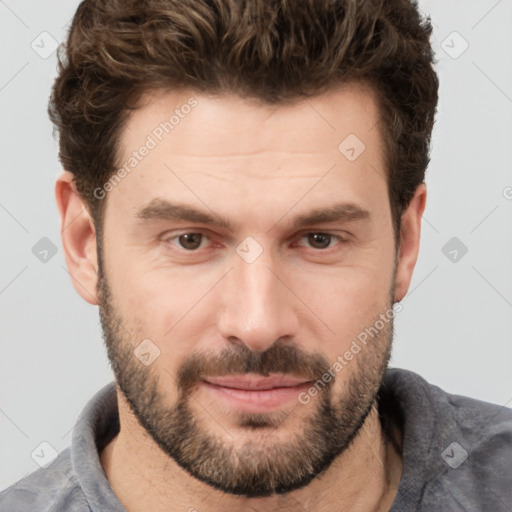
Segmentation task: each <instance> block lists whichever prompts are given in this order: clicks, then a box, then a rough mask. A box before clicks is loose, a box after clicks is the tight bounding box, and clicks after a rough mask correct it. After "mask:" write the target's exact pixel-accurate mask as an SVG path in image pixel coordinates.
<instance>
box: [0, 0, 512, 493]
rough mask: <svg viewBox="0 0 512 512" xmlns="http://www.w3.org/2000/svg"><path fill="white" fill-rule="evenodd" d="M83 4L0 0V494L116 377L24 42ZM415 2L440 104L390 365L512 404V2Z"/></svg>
mask: <svg viewBox="0 0 512 512" xmlns="http://www.w3.org/2000/svg"><path fill="white" fill-rule="evenodd" d="M77 5H78V2H77V1H69V0H66V1H64V0H59V1H57V0H54V1H41V0H33V1H14V0H0V38H1V39H0V48H1V49H2V58H1V65H0V109H1V126H0V144H1V147H0V158H1V174H0V180H1V181H0V223H1V230H2V231H1V233H2V235H1V252H0V257H1V271H0V300H1V310H0V314H1V324H0V325H1V358H0V370H1V389H0V432H1V435H0V453H1V459H0V460H1V471H0V489H3V488H4V487H7V486H8V485H9V484H11V483H12V482H14V481H16V480H18V479H19V478H21V477H23V476H24V475H26V474H28V473H29V472H31V471H33V470H35V469H37V468H38V466H37V464H36V462H34V460H33V459H32V458H31V453H32V452H33V451H34V450H35V449H36V448H37V447H38V446H39V445H40V443H41V442H44V441H45V442H48V443H49V444H50V445H51V446H53V447H54V448H55V449H56V450H57V451H61V450H63V449H64V448H66V447H67V446H68V445H69V443H70V441H71V429H72V427H73V425H74V422H75V420H76V417H77V415H78V414H79V412H80V410H81V409H82V407H83V406H84V405H85V403H86V401H87V400H88V399H89V398H90V397H91V395H93V393H94V392H95V391H96V390H98V389H99V388H100V387H101V386H103V385H104V384H105V383H107V382H108V381H110V380H112V377H111V373H110V370H109V366H108V362H107V358H106V353H105V350H104V348H103V342H102V340H101V331H100V324H99V316H98V311H97V308H96V307H93V306H90V305H89V304H87V303H86V302H84V301H83V300H82V299H81V298H80V297H79V296H78V294H77V293H76V292H75V290H74V289H73V287H72V284H71V279H70V276H69V274H68V273H67V271H66V267H65V262H64V257H63V253H62V249H61V243H60V228H59V224H58V217H57V209H56V206H55V201H54V181H55V178H56V176H57V175H58V174H59V172H60V165H59V162H58V159H57V143H56V141H55V140H54V139H53V138H52V127H51V124H50V122H49V120H48V119H47V115H46V107H47V100H48V95H49V91H50V87H51V84H52V81H53V79H54V76H55V73H56V56H55V53H53V54H52V55H51V56H49V57H48V58H42V57H41V56H40V55H39V54H38V53H36V51H35V50H34V49H32V47H31V44H32V41H35V43H34V46H35V45H36V44H37V45H38V46H35V48H37V50H38V52H39V53H43V52H45V51H49V50H50V49H51V44H50V40H49V39H48V36H47V35H42V36H41V35H40V34H41V33H42V32H47V33H49V34H50V35H51V36H52V37H53V38H55V39H56V40H57V41H58V42H60V41H62V40H63V38H64V36H65V33H66V30H67V25H68V23H69V21H70V19H71V17H72V16H73V13H74V11H75V9H76V6H77ZM420 5H421V7H422V9H423V11H425V12H428V13H430V14H431V16H432V20H433V22H434V24H435V37H434V45H435V49H436V52H437V55H438V59H439V62H438V70H439V75H440V80H441V91H440V106H439V115H438V119H437V126H436V128H435V133H434V144H433V153H432V163H431V165H430V168H429V171H428V177H427V185H428V190H429V200H428V206H427V210H426V213H425V217H424V222H423V241H422V247H421V253H420V258H419V262H418V265H417V268H416V271H415V277H414V280H413V283H412V286H411V290H410V292H409V295H408V296H407V297H406V298H405V299H404V301H403V303H402V304H403V306H404V309H403V311H402V312H401V313H400V314H399V315H398V317H397V319H396V331H397V336H396V340H395V344H394V353H393V360H392V365H393V366H398V367H403V368H407V369H410V370H413V371H416V372H418V373H420V374H421V375H423V376H424V377H425V378H426V379H427V380H429V381H431V382H433V383H435V384H437V385H439V386H441V387H442V388H444V389H446V390H447V391H450V392H453V393H457V394H464V395H469V396H473V397H476V398H479V399H482V400H487V401H491V402H495V403H497V404H501V405H506V404H508V406H510V405H511V404H512V344H511V338H512V336H511V334H512V314H511V313H512V279H511V273H512V271H511V268H512V223H511V221H512V149H511V148H512V64H511V63H512V35H511V31H510V27H511V26H512V1H510V0H508V1H507V0H501V1H495V0H493V1H485V0H479V1H475V0H473V1H469V0H464V1H462V0H458V1H457V0H432V1H426V0H424V1H422V2H421V3H420ZM454 31H456V32H457V33H458V34H453V32H454ZM462 38H463V39H462ZM443 41H445V42H444V43H443ZM464 41H467V44H469V47H468V48H467V50H466V51H465V52H464V53H462V54H461V55H460V56H458V57H457V58H453V57H454V56H457V55H458V54H459V53H460V52H461V50H462V49H463V48H464V45H465V43H464ZM443 48H444V49H443ZM445 50H446V51H445ZM449 54H451V56H450V55H449ZM507 187H508V188H507ZM43 237H48V238H49V239H50V240H51V241H52V242H53V243H54V244H55V245H56V246H57V248H58V251H57V253H56V255H55V256H54V257H52V258H51V259H49V260H48V261H47V262H46V263H43V262H41V261H40V260H39V259H38V258H36V256H35V255H34V254H33V252H32V247H33V246H34V245H35V244H36V243H37V242H38V241H39V240H40V239H41V238H43ZM452 237H457V238H458V239H460V241H462V242H463V243H464V244H465V246H467V248H468V252H467V254H465V255H464V256H463V257H460V254H461V253H460V252H459V254H458V255H459V259H458V261H457V262H455V263H454V262H452V261H450V259H449V258H448V257H447V256H445V254H444V253H443V252H442V248H443V247H444V246H445V244H446V243H447V242H448V241H449V240H450V239H451V238H452ZM450 250H451V249H450ZM446 252H448V251H446Z"/></svg>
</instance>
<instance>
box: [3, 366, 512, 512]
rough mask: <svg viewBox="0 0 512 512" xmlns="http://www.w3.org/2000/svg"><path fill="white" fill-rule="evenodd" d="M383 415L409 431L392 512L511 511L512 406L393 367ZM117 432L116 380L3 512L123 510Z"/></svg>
mask: <svg viewBox="0 0 512 512" xmlns="http://www.w3.org/2000/svg"><path fill="white" fill-rule="evenodd" d="M379 412H380V414H381V419H382V422H383V427H384V430H385V431H386V432H388V431H389V432H391V429H390V425H396V426H398V427H399V428H400V429H401V431H402V434H403V453H402V458H403V474H402V479H401V481H400V485H399V488H398V493H397V495H396V498H395V500H394V502H393V505H392V507H391V509H390V512H414V511H421V512H427V511H429V512H452V511H453V512H455V511H460V512H463V511H464V512H476V511H492V512H505V511H506V512H510V511H512V410H511V409H508V408H506V407H500V406H497V405H493V404H489V403H486V402H481V401H478V400H474V399H471V398H467V397H462V396H457V395H450V394H448V393H446V392H444V391H443V390H441V389H439V388H438V387H436V386H433V385H431V384H429V383H428V382H426V381H425V380H424V379H422V378H421V377H420V376H419V375H416V374H415V373H412V372H409V371H405V370H399V369H389V370H388V371H387V374H386V377H385V380H384V384H383V386H382V388H381V390H380V392H379ZM118 431H119V417H118V411H117V397H116V394H115V386H114V383H110V384H108V385H107V386H105V387H104V388H103V389H102V390H100V391H99V392H98V393H97V394H96V395H95V396H94V397H93V398H92V399H91V400H90V401H89V403H88V404H87V405H86V407H85V409H84V410H83V412H82V413H81V415H80V417H79V419H78V421H77V423H76V425H75V427H74V430H73V438H72V443H71V446H70V447H69V448H66V449H65V450H64V451H62V452H61V453H60V454H59V456H58V457H57V458H56V459H55V460H54V461H53V462H52V463H51V465H50V466H48V467H47V468H41V469H38V470H37V471H35V472H33V473H31V474H30V475H28V476H26V477H25V478H23V479H22V480H20V481H19V482H17V483H15V484H13V485H12V486H10V487H8V488H7V489H6V490H4V491H3V492H2V493H0V511H1V512H43V511H48V512H49V511H52V512H86V511H87V512H88V511H94V512H114V511H115V512H117V511H119V512H121V511H124V510H125V509H124V508H123V506H122V505H121V503H120V502H119V500H118V499H117V497H116V496H115V494H114V493H113V491H112V489H111V487H110V485H109V482H108V480H107V478H106V477H105V473H104V472H103V469H102V467H101V464H100V459H99V453H100V452H101V450H102V449H103V447H104V446H105V445H106V444H107V443H108V442H109V441H110V440H111V439H112V438H113V437H114V436H115V435H116V434H117V432H118ZM171 509H172V507H171V506H170V507H169V510H171Z"/></svg>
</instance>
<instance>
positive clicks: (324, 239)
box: [307, 233, 333, 249]
mask: <svg viewBox="0 0 512 512" xmlns="http://www.w3.org/2000/svg"><path fill="white" fill-rule="evenodd" d="M307 237H308V243H309V244H310V245H311V247H313V248H314V249H327V248H328V247H329V246H330V245H331V242H332V238H333V236H332V235H329V234H328V233H309V234H308V235H307Z"/></svg>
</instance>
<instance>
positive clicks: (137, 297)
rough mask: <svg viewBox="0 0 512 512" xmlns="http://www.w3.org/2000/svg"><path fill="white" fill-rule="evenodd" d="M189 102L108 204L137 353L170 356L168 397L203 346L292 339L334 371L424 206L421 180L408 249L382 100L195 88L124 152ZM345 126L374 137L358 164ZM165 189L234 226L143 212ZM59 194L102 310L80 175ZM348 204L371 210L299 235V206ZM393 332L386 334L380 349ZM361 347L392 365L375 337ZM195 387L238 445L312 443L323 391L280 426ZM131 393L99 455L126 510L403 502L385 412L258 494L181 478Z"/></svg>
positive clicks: (75, 260)
mask: <svg viewBox="0 0 512 512" xmlns="http://www.w3.org/2000/svg"><path fill="white" fill-rule="evenodd" d="M192 96H193V97H194V98H196V99H197V101H198V105H197V107H195V108H194V109H193V110H192V112H191V113H190V114H189V115H187V116H186V117H185V118H184V119H181V120H180V123H179V124H178V125H177V126H175V128H174V129H173V130H172V132H171V133H170V134H168V135H167V136H165V137H164V138H163V140H162V141H161V142H160V143H159V144H158V145H157V146H156V147H155V148H154V149H152V150H151V151H150V152H149V154H148V155H147V156H146V157H145V158H144V159H143V160H142V161H141V162H140V163H139V164H138V165H137V167H136V169H134V170H133V171H132V172H131V173H130V174H129V175H128V176H127V177H126V178H124V179H123V180H122V181H121V182H120V183H119V184H117V185H116V187H115V188H114V189H113V190H111V191H110V192H109V193H108V195H107V198H106V199H105V200H106V201H107V204H106V211H105V220H104V246H103V265H104V272H105V275H106V276H107V277H108V284H109V287H110V291H111V294H112V299H113V301H114V303H115V307H116V311H117V312H118V314H119V316H120V318H122V322H123V323H122V330H123V332H124V336H123V339H124V340H125V341H126V343H128V344H130V345H129V346H131V347H132V349H133V348H135V347H136V346H137V345H138V344H139V343H140V342H141V341H142V340H144V339H147V338H149V339H151V340H153V341H154V343H155V344H156V345H157V346H158V348H159V349H160V352H161V353H160V356H159V357H158V358H157V359H155V361H154V362H153V363H152V364H151V367H150V370H149V371H150V372H151V375H158V377H159V381H158V382H159V389H160V390H161V391H162V393H163V396H164V399H165V405H166V407H167V406H168V407H170V406H172V405H173V404H175V403H176V400H177V399H178V391H177V387H176V375H177V371H178V369H179V367H180V365H181V364H182V363H183V361H184V360H185V359H186V358H187V357H188V356H190V355H191V354H193V353H196V352H201V351H210V352H211V351H214V352H216V351H220V350H222V349H225V348H230V347H235V346H238V347H239V346H244V347H246V348H248V349H250V350H251V351H255V352H263V351H265V350H268V349H269V348H270V347H272V346H273V345H274V344H275V343H276V341H277V340H279V339H281V340H283V339H284V340H293V342H294V343H295V344H296V345H297V346H298V347H300V348H301V349H302V350H303V351H304V352H305V353H307V354H320V355H322V356H323V357H324V358H325V360H326V361H328V362H329V363H330V364H332V363H334V361H336V358H337V357H338V356H339V355H341V354H344V353H345V352H346V351H347V350H348V349H349V348H350V344H351V342H352V340H353V339H354V338H355V337H356V336H357V335H358V333H360V332H361V331H362V330H363V329H364V328H365V327H368V326H371V325H373V324H374V322H375V319H376V318H378V316H379V314H381V313H384V312H385V311H387V310H389V308H390V306H391V299H390V291H391V293H392V300H393V301H395V302H396V301H400V300H401V299H402V298H403V297H404V296H405V294H406V293H407V290H408V287H409V284H410V280H411V277H412V272H413V269H414V265H415V263H416V259H417V255H418V249H419V241H420V225H421V216H422V213H423V211H424V208H425V200H426V189H425V186H424V185H423V184H422V185H420V186H419V187H418V189H417V190H416V192H415V195H414V197H413V199H412V201H411V203H410V205H409V207H408V208H407V210H406V211H405V212H404V215H403V217H402V227H401V244H400V248H399V250H398V254H396V246H395V241H394V236H393V224H392V218H391V209H390V205H389V198H388V191H387V184H386V180H385V176H386V171H385V168H384V149H385V148H383V146H382V137H381V134H380V133H379V130H378V126H377V122H378V119H379V115H378V107H377V104H376V102H375V99H374V96H373V94H372V92H371V90H369V89H368V88H366V87H363V86H361V85H345V86H344V87H342V88H341V87H338V88H336V89H332V90H330V91H328V92H326V93H323V94H321V95H318V96H316V97H314V98H310V99H308V100H300V101H296V102H294V103H292V104H289V105H278V106H269V105H262V104H259V103H256V102H253V101H249V100H247V99H242V98H240V97H237V96H233V95H226V96H209V95H206V94H199V93H197V92H194V91H188V90H183V91H172V92H161V93H158V94H155V93H154V94H152V95H151V96H150V95H148V96H146V97H145V99H144V102H143V103H144V105H143V106H142V107H141V108H140V109H138V110H136V111H135V112H134V113H133V115H132V117H131V118H130V119H129V121H128V123H127V125H126V127H125V129H124V131H123V133H122V137H121V145H120V161H122V162H125V161H126V160H127V159H128V158H129V156H130V154H131V153H132V151H134V150H135V149H137V148H138V147H140V146H141V145H142V144H143V143H144V141H145V139H146V137H147V136H148V134H151V133H152V130H154V128H155V126H157V125H158V124H159V123H160V122H162V121H163V120H164V119H165V118H168V116H166V115H165V112H170V113H172V111H173V110H174V109H175V108H177V107H179V106H180V105H182V104H184V103H186V101H187V99H189V98H190V97H192ZM349 134H356V135H357V137H358V138H359V139H360V140H361V141H363V142H364V144H365V146H366V149H365V151H364V152H363V153H362V154H361V155H360V156H359V157H358V158H357V159H356V160H355V161H352V162H351V161H349V160H348V159H347V158H346V157H345V156H344V155H343V154H342V153H341V152H340V151H339V150H338V145H339V144H340V142H341V141H342V140H344V139H345V137H347V135H349ZM155 198H160V199H166V200H168V201H173V202H179V203H181V204H186V205H188V206H191V207H194V208H196V209H200V210H202V211H204V212H208V213H212V212H213V213H214V214H218V215H222V216H223V217H224V218H226V219H228V220H229V221H231V222H232V223H233V224H234V229H233V230H228V229H226V228H220V227H217V226H210V225H206V224H203V223H200V222H191V221H183V220H171V219H167V220H166V219H160V220H155V219H152V220H146V221H141V219H139V218H137V212H139V211H140V210H141V208H143V207H144V206H147V205H148V204H149V203H150V202H151V201H152V200H153V199H155ZM56 199H57V204H58V208H59V213H60V219H61V223H62V226H63V227H64V226H67V228H66V229H65V230H63V232H62V241H63V246H64V250H65V255H66V261H67V265H68V269H69V271H70V274H71V276H72V279H73V284H74V286H75V289H76V290H77V292H78V293H79V294H80V295H81V296H82V297H83V298H84V300H86V301H87V302H89V303H91V304H95V305H97V304H98V303H99V297H98V255H97V246H96V235H95V228H94V223H93V222H92V220H91V216H90V214H89V212H88V210H87V208H86V207H85V205H84V203H83V201H82V200H81V198H80V197H79V195H78V193H77V191H76V188H75V187H74V185H73V183H72V175H71V174H70V173H69V172H67V171H64V172H63V173H62V175H61V176H60V177H59V178H58V180H57V184H56ZM338 203H345V204H346V203H350V204H352V205H356V206H357V207H358V208H360V209H361V210H364V211H366V212H367V213H368V215H367V216H365V217H364V218H360V219H355V220H347V219H345V220H344V219H341V220H337V221H333V222H328V223H325V222H318V223H313V224H309V225H305V226H301V227H300V228H299V229H295V228H293V226H292V222H293V220H294V218H295V217H296V216H299V215H302V214H307V213H308V212H310V211H312V210H314V209H318V208H326V207H328V206H330V205H334V204H338ZM197 232H200V233H203V234H205V235H206V237H207V238H206V239H205V240H204V242H203V243H202V246H201V248H200V249H198V250H197V252H193V251H187V250H186V249H183V248H182V247H180V245H179V238H178V235H181V234H184V233H197ZM308 233H331V234H333V235H335V237H334V238H333V239H332V241H331V243H330V247H329V248H328V249H319V248H317V247H315V246H312V245H311V243H310V239H309V238H308V236H306V235H307V234H308ZM249 236H250V237H253V238H254V239H255V240H256V241H257V242H258V244H259V246H260V247H261V249H262V253H261V255H260V256H259V257H258V258H257V259H256V260H255V261H254V262H253V263H247V262H246V261H244V260H243V259H242V258H241V257H240V256H239V254H237V252H236V248H237V247H238V246H239V245H240V244H241V243H242V242H243V241H244V240H245V239H246V237H249ZM336 236H340V237H341V239H337V238H336ZM242 247H243V245H242ZM390 342H391V333H388V336H387V338H386V337H384V338H383V340H382V341H381V343H382V344H386V343H387V344H388V345H389V344H390ZM381 348H382V347H381ZM364 350H366V351H368V352H367V355H368V356H369V354H370V352H369V351H372V350H373V351H374V352H373V355H374V356H375V357H377V355H376V354H379V355H378V357H381V358H383V357H384V355H383V350H382V351H380V352H377V351H376V349H375V348H373V347H371V346H370V345H368V347H366V348H365V349H364ZM358 357H359V358H360V359H359V360H360V361H363V360H364V357H365V356H364V355H363V356H355V357H354V360H353V361H352V362H350V364H348V365H347V366H346V368H344V369H343V371H341V372H339V373H338V374H337V375H336V379H335V382H334V383H333V385H332V391H331V392H332V394H333V396H334V397H341V396H343V393H344V392H345V389H346V386H347V383H348V381H349V379H351V378H364V367H362V365H361V364H359V363H358V362H357V360H358ZM193 396H194V403H193V404H192V410H193V413H194V414H195V415H196V417H197V418H198V420H200V422H201V425H203V426H204V427H205V428H206V429H207V430H208V431H209V432H211V433H212V434H215V435H217V436H220V438H221V439H222V441H223V442H225V443H231V444H232V446H234V447H235V449H238V448H240V447H242V446H243V445H244V443H246V442H247V441H254V442H256V443H259V444H260V446H272V445H279V443H282V442H284V441H285V440H287V439H290V438H294V437H296V436H297V437H299V436H300V433H301V427H302V425H304V422H305V421H306V420H307V419H308V418H310V417H311V415H312V414H313V412H314V411H315V410H316V409H315V406H316V404H317V403H318V400H319V397H318V396H317V397H312V399H311V403H310V404H309V405H308V406H305V405H303V404H301V403H300V402H299V401H298V400H292V401H291V402H289V403H286V404H285V405H284V406H283V407H282V408H280V409H279V411H278V413H286V416H287V420H286V421H283V422H281V423H280V424H279V426H278V427H277V428H275V429H274V430H272V431H270V432H269V431H268V430H265V429H263V430H261V431H260V430H251V429H249V428H247V427H243V426H241V425H240V414H238V413H237V411H236V410H233V409H230V407H229V406H227V405H226V403H224V402H221V401H220V400H216V395H214V396H213V397H212V395H208V394H207V391H206V390H205V389H203V388H198V389H195V390H194V395H193ZM118 401H119V416H120V424H121V430H120V433H119V435H118V436H116V437H115V438H114V439H113V440H112V442H111V443H110V444H109V445H108V446H107V447H106V448H105V449H104V450H103V452H102V453H101V463H102V465H103V468H104V470H105V473H106V475H107V478H108V479H109V481H110V484H111V486H112V488H113V490H114V492H115V493H116V495H117V496H118V498H119V500H120V501H121V502H122V503H123V505H124V506H125V508H126V509H127V510H129V511H134V512H136V511H143V510H154V511H159V510H166V511H169V510H193V509H194V508H195V509H197V510H208V511H216V510H219V511H221V510H222V511H230V510H258V511H260V510H261V511H263V510H274V509H276V508H278V507H279V508H280V510H297V506H298V505H297V502H298V503H300V504H301V505H302V506H303V507H304V508H305V509H306V510H308V511H309V512H315V511H323V510H353V511H363V510H364V511H373V510H375V511H384V510H388V509H389V507H390V506H391V503H392V501H393V499H394V496H395V494H396V489H397V487H398V483H399V480H400V476H401V468H402V462H401V459H400V457H399V456H398V454H397V453H396V452H395V451H394V450H393V449H392V448H391V446H390V444H389V443H387V442H386V439H385V437H384V436H383V432H382V430H381V426H380V422H379V419H378V415H377V412H376V409H375V407H373V408H372V410H371V412H370V413H369V415H368V416H367V417H366V420H365V421H364V424H363V426H362V428H361V429H360V430H359V432H358V434H357V435H356V437H355V438H354V439H353V441H352V443H351V445H350V446H349V448H348V449H347V450H345V451H344V452H343V453H341V455H339V456H338V457H337V458H336V459H335V460H334V462H333V463H332V464H331V465H330V466H329V467H328V468H326V470H325V471H324V472H323V473H322V474H321V476H319V477H317V478H314V479H313V480H312V481H311V482H310V483H309V484H308V485H306V486H304V487H302V488H300V489H297V490H294V491H292V492H289V493H287V494H283V495H272V496H269V497H256V498H247V497H243V496H236V495H233V494H229V493H223V492H221V491H219V490H216V489H213V488H212V487H211V486H209V485H208V484H206V483H204V482H202V481H199V480H198V479H196V478H194V477H193V476H191V475H190V474H189V473H188V472H186V471H185V470H183V469H182V468H181V467H180V466H179V465H178V464H176V462H175V461H174V460H173V459H172V458H170V457H169V456H168V455H166V454H165V453H164V452H163V451H162V450H161V449H160V448H159V446H158V445H157V444H156V443H155V442H154V440H153V439H152V437H151V436H149V435H148V433H147V432H146V430H145V429H144V428H143V427H142V426H141V425H140V423H139V422H138V421H137V418H136V416H135V415H134V413H133V411H132V410H131V409H130V406H129V405H128V403H127V401H126V399H125V398H124V396H123V393H121V392H120V390H119V389H118ZM283 415H284V414H283ZM227 433H229V438H228V437H227ZM398 434H399V433H398ZM265 443H266V444H265Z"/></svg>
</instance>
